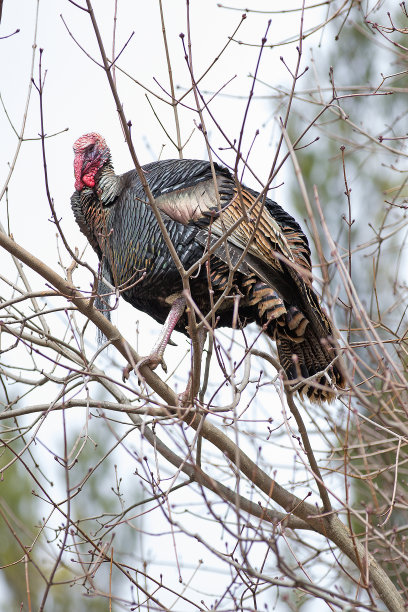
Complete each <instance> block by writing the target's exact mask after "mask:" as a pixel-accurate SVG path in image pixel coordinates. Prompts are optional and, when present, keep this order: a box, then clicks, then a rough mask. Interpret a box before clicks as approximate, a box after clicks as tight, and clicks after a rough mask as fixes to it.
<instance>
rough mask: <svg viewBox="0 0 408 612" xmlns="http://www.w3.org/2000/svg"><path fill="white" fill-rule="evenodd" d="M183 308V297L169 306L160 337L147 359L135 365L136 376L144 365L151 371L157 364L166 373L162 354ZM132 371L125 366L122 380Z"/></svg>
mask: <svg viewBox="0 0 408 612" xmlns="http://www.w3.org/2000/svg"><path fill="white" fill-rule="evenodd" d="M185 308H186V300H185V298H184V297H179V298H177V299H176V300H174V302H173V304H172V306H171V310H170V312H169V314H168V315H167V319H166V320H165V322H164V325H163V327H162V331H161V332H160V336H159V337H158V339H157V341H156V344H155V345H154V347H153V349H152V351H151V353H150V355H148V356H147V357H143V358H142V359H141V360H140V361H138V363H137V364H136V367H135V372H136V374H138V373H139V369H140V368H141V367H142V366H144V365H148V366H149V367H150V368H151V369H152V370H154V369H155V368H157V366H158V365H159V364H161V366H162V368H163V370H164V371H165V372H167V366H166V364H165V362H164V359H163V354H164V351H165V349H166V346H167V344H168V342H169V340H170V336H171V334H172V331H173V330H174V328H175V327H176V325H177V323H178V321H179V319H180V317H181V315H182V314H183V312H184V310H185ZM132 369H133V367H132V365H131V364H128V365H127V366H126V368H125V369H124V371H123V379H124V380H127V379H128V378H129V374H130V372H131V371H132Z"/></svg>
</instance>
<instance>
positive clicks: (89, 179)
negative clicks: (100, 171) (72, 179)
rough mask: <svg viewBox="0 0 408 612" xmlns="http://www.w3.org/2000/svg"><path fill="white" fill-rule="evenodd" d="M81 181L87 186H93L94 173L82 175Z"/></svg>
mask: <svg viewBox="0 0 408 612" xmlns="http://www.w3.org/2000/svg"><path fill="white" fill-rule="evenodd" d="M82 182H83V183H85V185H86V186H87V187H95V174H85V175H84V176H83V177H82Z"/></svg>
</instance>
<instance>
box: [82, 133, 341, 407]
mask: <svg viewBox="0 0 408 612" xmlns="http://www.w3.org/2000/svg"><path fill="white" fill-rule="evenodd" d="M78 143H79V144H78ZM74 151H75V152H76V158H75V162H74V166H75V174H76V188H77V189H76V191H75V192H74V194H73V196H72V198H71V205H72V209H73V212H74V215H75V218H76V220H77V222H78V224H79V226H80V229H81V230H82V232H83V233H84V234H85V235H86V236H87V238H88V240H89V242H90V244H91V245H92V247H93V248H94V250H95V251H96V253H97V254H98V257H99V259H100V262H101V267H102V274H103V276H104V277H105V278H107V279H108V280H109V282H110V283H111V284H112V285H114V286H115V287H117V288H119V291H120V293H121V295H122V296H123V297H124V299H125V300H127V301H128V302H129V303H130V304H132V306H134V307H135V308H137V309H138V310H141V311H143V312H145V313H147V314H149V315H150V316H152V317H153V318H154V319H155V320H156V321H158V322H159V323H164V322H165V320H166V317H167V316H168V314H169V312H170V310H171V307H172V304H173V302H174V300H175V299H177V297H178V296H180V295H181V293H182V290H183V283H182V279H181V276H180V273H179V271H178V269H177V267H176V264H175V262H174V261H173V258H172V256H171V254H170V251H169V248H168V246H167V244H166V242H165V239H164V237H163V235H162V232H161V230H160V228H159V226H158V223H157V220H156V218H155V215H154V212H153V210H152V209H151V207H150V206H149V203H148V201H147V197H146V194H145V191H144V188H143V186H142V183H141V181H140V179H139V176H138V174H137V172H136V171H130V172H127V173H125V174H123V175H120V176H118V175H116V174H115V173H114V171H113V167H112V163H111V157H110V152H109V149H108V148H107V147H106V144H105V141H104V140H103V139H102V138H101V137H100V136H99V135H96V134H88V135H86V136H84V137H82V138H81V139H79V140H78V141H77V143H76V144H75V146H74ZM214 169H215V174H216V184H215V182H214V178H213V174H212V169H211V165H210V163H209V162H206V161H202V160H180V159H176V160H164V161H159V162H153V163H151V164H147V165H146V166H143V171H144V174H145V177H146V181H147V183H148V184H149V187H150V190H151V192H152V194H153V196H154V198H155V201H156V204H157V206H158V208H159V210H160V212H161V216H162V219H163V223H164V225H165V227H166V230H167V232H168V235H169V237H170V239H171V242H172V244H173V246H174V248H175V250H176V252H177V254H178V257H179V258H180V261H181V263H182V265H183V267H184V269H185V270H188V269H189V268H190V267H191V266H192V265H194V264H196V262H198V261H199V260H200V258H202V257H203V255H204V254H205V253H206V251H208V249H209V248H212V249H213V251H214V252H213V253H212V254H211V255H210V256H208V257H207V259H206V261H203V262H202V264H201V265H200V266H199V267H198V269H197V270H195V272H194V273H193V274H192V275H191V277H190V281H189V282H190V290H191V297H192V299H193V301H194V302H195V304H196V305H197V307H198V308H199V310H200V311H201V313H202V315H203V316H206V315H207V314H208V313H209V312H210V310H211V307H212V305H213V304H214V303H216V302H217V300H218V299H219V298H220V297H221V296H223V295H224V299H223V300H221V301H220V304H219V306H218V308H217V311H216V313H215V314H214V316H213V317H212V318H211V319H210V323H211V322H212V323H213V324H214V322H215V323H216V325H217V326H218V327H221V326H229V327H231V326H233V325H240V326H245V325H246V324H248V323H250V322H253V321H256V322H257V323H258V324H259V325H261V326H262V327H263V329H264V330H265V331H266V333H267V334H268V336H270V337H271V338H273V339H274V340H276V342H277V347H278V354H279V358H280V362H281V364H282V366H283V368H284V369H285V371H286V373H287V375H288V378H289V379H298V378H299V377H302V376H303V377H305V378H306V377H309V376H312V375H314V374H316V373H317V372H319V371H321V370H324V369H326V370H327V373H328V379H329V380H330V381H331V383H333V384H337V385H338V386H341V385H342V383H343V379H342V375H341V373H340V371H339V370H338V369H337V367H336V365H332V366H329V364H330V362H331V361H332V360H333V359H334V357H335V356H336V353H335V348H334V347H335V344H334V342H333V338H332V327H331V323H330V321H329V319H328V317H327V315H326V314H325V313H324V312H323V310H322V309H321V306H320V304H319V300H318V298H317V296H316V294H315V292H314V290H313V288H312V286H311V281H310V271H311V263H310V250H309V246H308V242H307V239H306V237H305V235H304V234H303V232H302V230H301V228H300V226H299V225H298V223H297V222H296V221H295V220H294V219H293V218H292V217H291V216H290V215H289V214H288V213H286V211H284V210H283V209H282V208H281V207H280V206H279V205H278V204H276V203H275V202H273V201H272V200H270V199H269V198H262V197H259V194H257V193H256V192H255V191H253V190H251V189H249V188H246V187H244V186H238V187H237V185H236V183H235V181H234V179H233V177H232V176H231V174H230V172H229V171H228V170H227V169H226V168H223V167H221V166H218V165H216V164H215V165H214ZM222 236H224V237H225V236H227V238H226V239H224V240H220V238H222ZM237 300H238V306H239V307H238V314H239V318H238V319H237V316H236V315H237V310H236V303H237ZM186 326H187V314H186V312H184V313H183V314H182V315H181V317H180V318H179V320H178V321H177V324H176V327H175V328H176V329H177V330H178V331H181V332H183V333H187V332H186ZM327 382H328V380H327V377H326V378H324V377H322V378H320V379H318V381H317V383H318V384H317V385H315V386H314V385H313V384H312V385H308V386H307V387H305V388H304V390H306V392H307V394H308V395H309V397H310V398H311V399H312V400H314V401H321V400H327V399H329V400H330V399H331V398H332V397H333V389H331V388H330V387H328V386H327ZM323 386H324V388H323Z"/></svg>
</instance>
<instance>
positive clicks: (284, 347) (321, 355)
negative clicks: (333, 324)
mask: <svg viewBox="0 0 408 612" xmlns="http://www.w3.org/2000/svg"><path fill="white" fill-rule="evenodd" d="M275 339H276V345H277V349H278V356H279V361H280V364H281V365H282V367H283V369H284V370H285V373H286V375H287V377H288V379H289V381H297V382H299V383H300V382H302V379H303V378H307V379H309V378H312V380H308V381H307V382H305V383H304V384H303V385H302V386H301V387H300V388H299V389H298V391H299V394H300V395H303V394H306V395H307V397H308V398H309V399H310V400H311V401H312V402H316V403H321V402H331V401H332V400H333V399H334V398H335V397H336V392H335V389H334V386H337V387H340V388H343V387H344V384H345V381H344V376H343V372H342V365H341V363H340V356H339V351H338V346H337V344H336V342H335V340H334V339H333V338H332V337H330V336H327V337H325V338H321V337H319V335H318V334H317V333H316V332H315V330H314V328H313V325H310V324H309V325H308V326H307V327H306V329H305V332H304V338H303V341H302V342H294V341H293V340H291V339H290V338H289V337H288V336H287V335H283V334H281V333H279V328H277V331H276V334H275ZM319 373H321V375H320V376H319ZM295 384H296V383H295Z"/></svg>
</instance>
